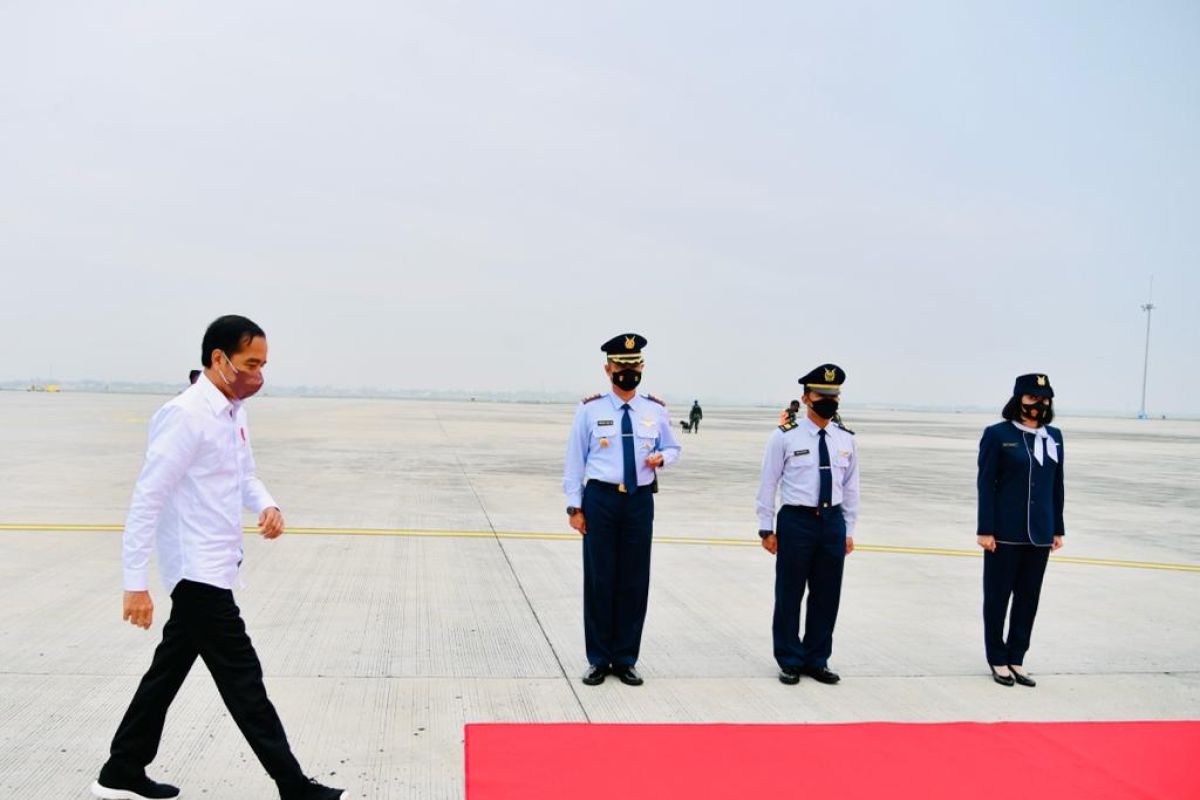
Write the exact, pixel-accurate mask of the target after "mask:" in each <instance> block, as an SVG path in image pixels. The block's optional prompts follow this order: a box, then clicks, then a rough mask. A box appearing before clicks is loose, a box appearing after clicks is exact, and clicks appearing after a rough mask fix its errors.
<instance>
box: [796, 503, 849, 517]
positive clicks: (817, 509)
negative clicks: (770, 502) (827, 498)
mask: <svg viewBox="0 0 1200 800" xmlns="http://www.w3.org/2000/svg"><path fill="white" fill-rule="evenodd" d="M784 508H794V509H796V510H797V511H801V512H803V513H805V514H812V515H813V516H814V517H819V516H821V514H830V513H832V512H834V511H837V512H839V513H841V510H842V507H841V506H840V505H836V506H792V505H787V506H784Z"/></svg>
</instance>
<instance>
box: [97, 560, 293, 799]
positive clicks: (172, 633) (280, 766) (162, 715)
mask: <svg viewBox="0 0 1200 800" xmlns="http://www.w3.org/2000/svg"><path fill="white" fill-rule="evenodd" d="M197 656H199V657H200V658H202V659H204V664H205V666H206V667H208V671H209V672H210V673H211V674H212V676H213V680H214V681H215V682H216V684H217V691H219V692H220V693H221V699H222V700H224V701H225V707H226V708H228V709H229V713H230V716H232V717H233V721H234V722H235V723H236V724H237V726H238V728H239V729H241V731H242V735H243V736H245V737H246V741H247V742H249V744H250V748H251V749H252V750H253V751H254V754H255V755H256V756H258V760H259V761H260V762H262V765H263V767H265V768H266V770H267V773H268V774H269V775H270V776H271V777H272V778H274V779H275V782H276V783H278V784H279V785H280V787H290V786H295V785H299V784H302V783H304V782H305V781H306V780H307V779H306V778H305V776H304V773H303V772H302V771H301V769H300V764H299V763H297V761H296V758H295V756H293V755H292V750H291V747H290V746H289V745H288V741H287V736H286V734H284V731H283V723H281V722H280V721H279V715H278V714H277V713H275V707H274V706H273V705H271V701H270V700H269V699H268V698H267V690H266V687H265V686H263V674H262V665H261V664H260V663H259V661H258V654H257V653H255V652H254V646H253V645H252V644H251V643H250V637H249V636H247V635H246V625H245V623H243V622H242V618H241V613H240V612H239V611H238V607H237V605H236V604H235V603H234V602H233V592H231V591H229V590H228V589H218V588H217V587H215V586H209V585H208V584H204V583H197V582H195V581H186V580H185V581H180V582H179V583H178V585H176V587H175V591H173V592H172V593H171V617H170V619H168V620H167V624H166V626H165V627H164V628H163V638H162V642H161V643H160V644H159V645H158V648H157V649H156V650H155V651H154V660H153V661H152V662H151V664H150V669H149V670H148V671H147V672H146V674H145V675H144V676H143V677H142V682H141V683H140V684H139V685H138V688H137V691H136V692H135V693H134V695H133V700H132V701H131V702H130V704H129V710H127V711H126V712H125V718H124V719H122V720H121V724H120V726H119V727H118V728H117V734H116V736H114V737H113V741H112V747H111V749H110V755H109V760H108V763H107V764H105V765H104V770H103V771H102V776H103V775H104V774H108V775H112V776H114V777H125V776H129V777H140V776H142V775H144V774H145V770H146V766H147V765H148V764H149V763H150V762H151V761H153V760H154V757H155V755H157V753H158V744H159V742H160V741H161V739H162V732H163V724H164V723H165V722H166V719H167V709H168V708H169V707H170V705H171V702H172V701H173V700H174V699H175V695H176V694H177V693H178V692H179V687H180V686H182V685H183V680H184V678H186V677H187V674H188V671H189V670H191V668H192V664H193V663H194V662H195V661H196V657H197Z"/></svg>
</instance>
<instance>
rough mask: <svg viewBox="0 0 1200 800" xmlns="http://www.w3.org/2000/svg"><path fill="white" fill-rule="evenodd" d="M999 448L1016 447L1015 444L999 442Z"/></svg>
mask: <svg viewBox="0 0 1200 800" xmlns="http://www.w3.org/2000/svg"><path fill="white" fill-rule="evenodd" d="M1000 446H1001V447H1016V446H1017V443H1016V442H1001V443H1000Z"/></svg>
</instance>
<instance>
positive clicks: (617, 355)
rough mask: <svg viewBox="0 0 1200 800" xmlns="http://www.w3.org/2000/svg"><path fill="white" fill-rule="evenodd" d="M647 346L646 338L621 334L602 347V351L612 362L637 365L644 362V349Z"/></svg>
mask: <svg viewBox="0 0 1200 800" xmlns="http://www.w3.org/2000/svg"><path fill="white" fill-rule="evenodd" d="M646 344H647V342H646V337H645V336H642V335H641V334H637V333H619V334H617V335H616V336H614V337H613V338H611V339H609V340H608V341H607V342H605V343H604V344H602V345H600V349H601V350H603V351H604V352H605V353H607V354H608V358H609V360H610V361H616V362H617V363H623V364H636V363H639V362H641V360H642V348H643V347H645V346H646Z"/></svg>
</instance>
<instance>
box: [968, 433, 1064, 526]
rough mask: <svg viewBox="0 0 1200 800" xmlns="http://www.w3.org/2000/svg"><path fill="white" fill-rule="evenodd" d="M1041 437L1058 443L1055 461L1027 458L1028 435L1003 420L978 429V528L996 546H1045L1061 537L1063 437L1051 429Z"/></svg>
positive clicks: (1046, 457) (1031, 440) (1031, 439)
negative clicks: (1048, 436)
mask: <svg viewBox="0 0 1200 800" xmlns="http://www.w3.org/2000/svg"><path fill="white" fill-rule="evenodd" d="M1046 432H1047V433H1048V434H1050V436H1051V437H1053V438H1054V441H1056V442H1057V443H1058V461H1053V460H1051V458H1050V454H1049V453H1046V454H1045V455H1044V456H1043V458H1042V463H1041V464H1039V463H1037V460H1036V459H1035V458H1034V457H1033V455H1032V453H1033V447H1034V438H1035V437H1034V435H1033V434H1032V433H1026V432H1025V431H1023V430H1021V429H1020V428H1018V427H1017V426H1016V425H1013V424H1012V423H1011V422H1009V421H1007V420H1005V421H1004V422H997V423H996V424H995V425H991V426H989V427H987V428H984V430H983V438H982V439H981V440H980V441H979V480H978V487H979V528H978V531H977V532H978V534H979V535H981V536H982V535H984V534H991V535H993V536H995V537H996V541H998V542H1009V543H1014V544H1036V545H1043V546H1045V545H1049V544H1050V543H1051V541H1052V540H1053V538H1054V536H1055V535H1059V536H1061V535H1063V534H1065V533H1066V530H1065V529H1064V526H1063V437H1062V431H1060V430H1059V429H1058V428H1055V427H1054V426H1053V425H1047V426H1046Z"/></svg>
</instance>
